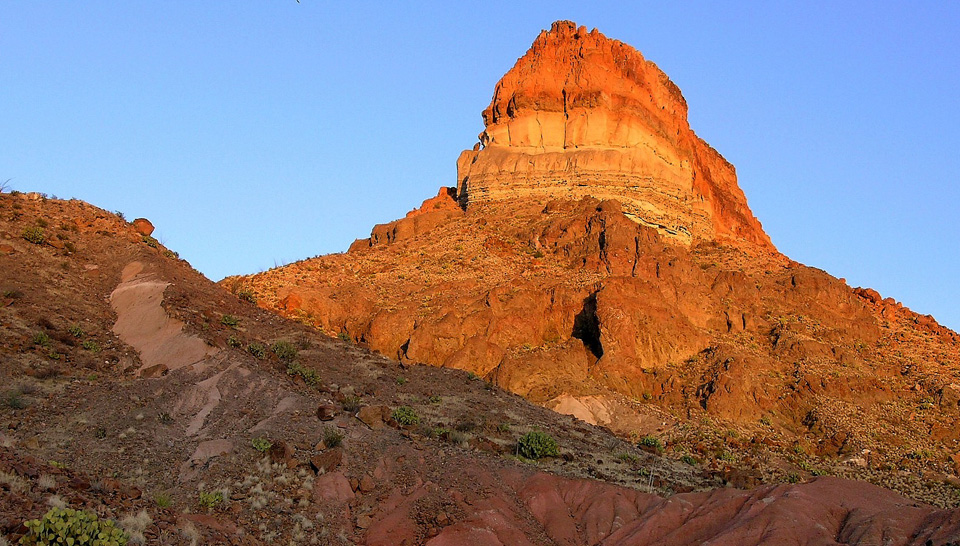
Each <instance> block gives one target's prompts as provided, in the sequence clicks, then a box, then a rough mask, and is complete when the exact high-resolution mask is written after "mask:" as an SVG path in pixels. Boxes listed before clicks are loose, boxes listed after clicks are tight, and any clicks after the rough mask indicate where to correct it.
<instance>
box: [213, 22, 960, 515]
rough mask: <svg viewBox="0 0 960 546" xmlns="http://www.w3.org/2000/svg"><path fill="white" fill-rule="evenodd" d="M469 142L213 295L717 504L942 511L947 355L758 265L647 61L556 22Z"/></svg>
mask: <svg viewBox="0 0 960 546" xmlns="http://www.w3.org/2000/svg"><path fill="white" fill-rule="evenodd" d="M484 120H485V123H486V129H485V130H484V132H483V133H482V134H481V135H480V140H481V142H480V143H478V144H477V146H475V150H472V151H468V152H464V153H463V154H462V155H461V157H460V161H459V165H458V167H459V179H458V185H457V187H456V188H441V190H440V192H439V194H438V195H437V196H436V197H432V198H430V199H427V200H426V201H424V203H423V205H422V206H421V207H420V208H419V209H416V210H413V211H411V212H410V213H408V214H407V215H406V217H405V218H401V219H399V220H396V221H394V222H390V223H387V224H383V225H378V226H375V227H374V228H373V230H372V232H371V234H370V237H369V238H366V239H360V240H358V241H356V242H355V243H354V244H353V245H351V247H350V250H349V251H348V252H347V253H345V254H333V255H328V256H321V257H317V258H311V259H308V260H303V261H301V262H297V263H293V264H290V265H287V266H284V267H280V268H275V269H273V270H270V271H266V272H263V273H260V274H257V275H251V276H247V277H232V278H228V279H224V280H223V281H221V284H222V285H223V286H225V287H227V288H228V289H231V290H233V291H234V292H235V293H237V294H246V295H249V296H251V297H252V298H255V299H256V301H257V304H258V305H259V306H261V307H263V308H266V309H269V310H273V311H276V312H279V313H280V314H282V315H284V316H287V317H291V318H296V319H299V320H301V321H303V322H305V323H308V324H310V325H311V326H314V327H316V328H319V329H321V330H323V331H325V332H327V333H329V334H333V335H336V336H337V337H341V338H343V339H349V340H352V341H355V342H358V343H360V344H362V345H364V346H366V347H368V348H370V349H373V350H375V351H377V352H379V353H381V354H382V355H384V356H387V357H389V358H392V359H396V360H398V361H400V362H401V363H402V364H403V365H404V366H406V365H408V364H430V365H434V366H439V367H443V368H454V369H459V370H463V371H466V372H469V373H470V374H473V377H476V378H482V379H484V380H485V381H487V382H488V383H489V384H490V385H496V386H499V387H502V388H503V389H506V390H509V391H511V392H513V393H515V394H518V395H521V396H523V397H524V398H526V399H527V400H529V401H532V402H534V403H537V404H540V405H543V406H545V407H547V408H550V409H553V410H555V411H557V412H559V413H566V414H569V415H573V416H576V417H577V418H579V419H580V420H582V421H586V422H588V423H594V424H597V425H602V426H605V427H609V428H610V429H611V430H613V431H614V432H615V433H616V434H618V435H620V436H621V437H623V438H632V439H638V438H645V440H644V441H646V442H648V444H649V445H648V447H651V448H653V449H657V446H659V448H662V449H663V450H665V452H666V453H667V454H668V456H671V457H674V458H683V457H688V459H686V460H690V459H689V458H693V459H695V460H696V461H700V462H702V463H703V464H704V466H705V467H707V468H709V469H710V472H715V473H717V474H719V475H720V476H722V477H723V478H724V479H725V480H728V481H730V482H731V483H736V484H738V485H751V484H755V483H759V482H782V481H789V480H796V479H801V478H805V477H809V476H813V475H819V474H823V473H827V474H832V475H837V476H845V477H855V478H857V479H862V480H869V481H872V482H873V483H876V484H878V485H883V486H886V487H891V488H894V489H896V490H898V491H900V492H903V493H905V494H908V495H910V496H912V497H913V498H916V499H920V500H924V501H925V502H931V503H936V504H939V505H942V506H954V505H955V503H956V502H957V497H956V494H955V491H954V485H952V484H953V483H957V484H960V451H958V448H957V446H960V428H957V427H956V426H955V423H956V419H957V417H958V415H960V336H958V335H957V334H956V333H955V332H952V331H950V330H949V329H947V328H944V327H943V326H941V325H939V324H937V322H936V320H934V319H933V317H930V316H922V315H918V314H916V313H914V312H913V311H911V310H909V309H907V308H906V307H903V306H902V305H901V304H899V303H898V302H896V301H895V300H893V299H892V298H889V297H887V298H883V297H881V296H880V294H878V293H877V292H876V291H874V290H871V289H868V288H853V287H851V286H849V285H847V283H846V282H845V281H844V280H843V279H838V278H835V277H832V276H831V275H829V274H827V273H826V272H824V271H822V270H819V269H815V268H813V267H808V266H805V265H802V264H799V263H797V262H795V261H792V260H790V259H789V258H787V257H786V256H784V255H782V254H780V253H779V252H777V251H776V249H774V247H773V245H772V244H771V243H770V241H769V239H768V238H767V236H766V234H764V232H763V230H762V228H761V227H760V224H759V222H757V221H756V220H755V219H754V218H753V215H752V214H751V213H750V211H749V209H748V208H747V204H746V199H745V198H744V196H743V193H742V192H741V190H740V189H739V188H738V187H737V183H736V177H735V174H734V170H733V167H732V166H730V165H729V163H727V162H726V161H725V160H723V158H722V157H721V156H720V155H719V154H717V153H716V152H715V151H714V150H713V149H711V148H710V147H709V146H708V145H707V144H706V143H704V142H703V141H702V140H700V139H699V138H697V137H696V135H694V134H693V132H692V131H691V130H690V128H689V126H688V124H687V121H686V104H685V102H684V100H683V98H682V96H681V95H680V92H679V91H678V90H677V89H676V87H675V86H674V85H673V84H672V83H670V81H669V80H668V79H667V77H666V76H665V75H664V74H663V73H662V72H660V70H659V69H657V68H656V67H655V66H654V65H653V64H652V63H650V62H648V61H646V60H644V59H643V57H642V56H641V55H640V54H639V53H638V52H636V51H635V50H634V49H632V48H630V47H629V46H626V45H624V44H621V43H620V42H616V41H614V40H609V39H607V38H605V37H604V36H603V35H601V34H599V33H598V32H595V31H592V32H587V31H586V30H585V29H584V28H582V27H579V28H578V27H576V25H574V24H573V23H569V22H559V23H555V24H554V25H553V26H552V27H551V29H550V30H549V31H546V32H543V33H541V34H540V36H539V37H538V38H537V39H536V41H535V42H534V45H533V47H531V49H530V51H528V52H527V54H526V55H524V56H523V57H522V58H521V59H520V60H519V61H518V62H517V64H516V66H514V67H513V68H512V69H511V70H510V71H509V72H508V73H507V74H506V75H505V76H504V77H503V79H502V80H501V81H500V83H498V84H497V87H496V90H495V92H494V97H493V100H492V102H491V104H490V106H489V107H488V108H487V109H486V110H485V111H484ZM901 472H907V473H908V475H909V476H910V478H904V476H905V475H904V474H901ZM934 474H936V475H943V476H945V478H944V480H946V481H937V480H933V481H930V480H927V479H926V478H924V476H929V475H934ZM948 481H949V482H950V483H949V484H948V483H947V482H948Z"/></svg>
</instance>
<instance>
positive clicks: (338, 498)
mask: <svg viewBox="0 0 960 546" xmlns="http://www.w3.org/2000/svg"><path fill="white" fill-rule="evenodd" d="M352 498H354V494H353V489H351V488H350V480H348V479H347V477H346V476H344V475H343V472H330V473H329V474H322V475H320V476H317V479H315V480H314V481H313V500H314V501H318V502H319V501H333V502H345V501H348V500H350V499H352Z"/></svg>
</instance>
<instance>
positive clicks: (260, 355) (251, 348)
mask: <svg viewBox="0 0 960 546" xmlns="http://www.w3.org/2000/svg"><path fill="white" fill-rule="evenodd" d="M247 352H248V353H250V354H252V355H253V356H255V357H256V358H257V359H259V360H263V359H264V358H266V357H267V348H266V347H265V346H264V345H263V343H257V342H256V341H254V342H253V343H251V344H250V345H247Z"/></svg>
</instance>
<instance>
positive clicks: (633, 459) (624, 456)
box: [617, 452, 640, 465]
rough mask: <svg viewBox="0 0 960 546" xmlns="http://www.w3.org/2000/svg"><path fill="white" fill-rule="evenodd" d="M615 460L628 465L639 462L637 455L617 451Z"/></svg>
mask: <svg viewBox="0 0 960 546" xmlns="http://www.w3.org/2000/svg"><path fill="white" fill-rule="evenodd" d="M617 460H618V461H620V462H621V463H626V464H630V465H635V464H640V457H637V456H636V455H634V454H633V453H626V452H624V453H618V454H617Z"/></svg>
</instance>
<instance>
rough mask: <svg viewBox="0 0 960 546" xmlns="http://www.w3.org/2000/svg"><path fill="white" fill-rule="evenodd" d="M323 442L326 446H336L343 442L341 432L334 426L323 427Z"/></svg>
mask: <svg viewBox="0 0 960 546" xmlns="http://www.w3.org/2000/svg"><path fill="white" fill-rule="evenodd" d="M323 443H324V445H326V446H327V447H337V446H339V445H340V444H342V443H343V433H342V432H340V429H338V428H336V427H326V428H324V429H323Z"/></svg>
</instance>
